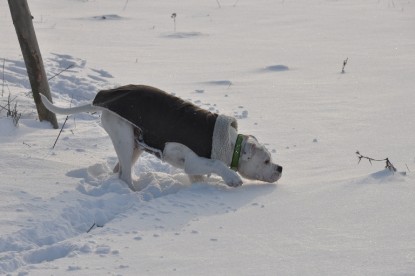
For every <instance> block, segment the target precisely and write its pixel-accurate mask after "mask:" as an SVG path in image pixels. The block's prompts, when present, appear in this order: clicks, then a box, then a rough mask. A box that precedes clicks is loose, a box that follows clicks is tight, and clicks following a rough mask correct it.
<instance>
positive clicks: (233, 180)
mask: <svg viewBox="0 0 415 276" xmlns="http://www.w3.org/2000/svg"><path fill="white" fill-rule="evenodd" d="M163 155H164V160H165V161H166V162H168V163H170V164H171V165H173V166H175V167H179V168H183V169H184V171H185V173H187V174H188V175H190V176H199V175H206V174H212V173H214V174H217V175H219V176H220V177H222V179H223V180H224V181H225V183H226V184H227V185H229V186H232V187H237V186H240V185H242V179H241V178H240V176H239V175H238V174H237V173H236V172H234V171H232V170H231V169H229V168H228V167H227V166H226V165H225V164H224V163H223V162H221V161H219V160H214V159H208V158H204V157H200V156H198V155H197V154H196V153H194V152H193V151H192V150H191V149H189V148H188V147H186V146H185V145H182V144H179V143H167V144H166V146H165V148H164V152H163Z"/></svg>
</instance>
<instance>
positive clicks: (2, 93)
mask: <svg viewBox="0 0 415 276" xmlns="http://www.w3.org/2000/svg"><path fill="white" fill-rule="evenodd" d="M5 63H6V59H5V58H3V85H2V87H1V96H2V97H3V96H4V65H5Z"/></svg>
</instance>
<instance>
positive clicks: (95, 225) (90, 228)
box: [86, 222, 104, 233]
mask: <svg viewBox="0 0 415 276" xmlns="http://www.w3.org/2000/svg"><path fill="white" fill-rule="evenodd" d="M94 227H104V226H103V225H98V224H96V223H95V222H94V224H92V226H91V227H89V229H88V230H87V231H86V232H87V233H89V232H91V230H92V229H94Z"/></svg>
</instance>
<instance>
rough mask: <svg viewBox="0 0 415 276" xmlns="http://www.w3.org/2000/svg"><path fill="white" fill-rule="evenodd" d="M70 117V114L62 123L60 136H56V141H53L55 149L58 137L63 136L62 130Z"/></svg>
mask: <svg viewBox="0 0 415 276" xmlns="http://www.w3.org/2000/svg"><path fill="white" fill-rule="evenodd" d="M68 118H69V115H68V116H66V118H65V121H64V122H63V124H62V127H61V130H60V131H59V134H58V137H56V140H55V143H53V147H52V149H54V148H55V146H56V143H57V142H58V139H59V137H60V136H61V133H62V131H63V128H64V127H65V124H66V121H68Z"/></svg>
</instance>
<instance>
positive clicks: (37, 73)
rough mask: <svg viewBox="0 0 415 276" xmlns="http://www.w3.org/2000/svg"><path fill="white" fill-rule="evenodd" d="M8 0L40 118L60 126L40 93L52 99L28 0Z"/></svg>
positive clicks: (55, 126) (54, 125) (56, 126)
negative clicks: (43, 102) (44, 104)
mask: <svg viewBox="0 0 415 276" xmlns="http://www.w3.org/2000/svg"><path fill="white" fill-rule="evenodd" d="M8 2H9V8H10V12H11V15H12V19H13V24H14V27H15V29H16V33H17V38H18V39H19V44H20V48H21V49H22V54H23V59H24V61H25V64H26V70H27V74H28V75H29V80H30V86H31V87H32V93H33V99H34V100H35V104H36V108H37V113H38V115H39V120H41V121H43V120H46V121H49V122H50V123H51V124H52V126H53V127H54V128H58V122H57V120H56V116H55V114H54V113H52V112H50V111H49V110H47V109H46V108H45V107H44V106H43V104H42V101H41V99H40V95H39V93H42V94H43V95H45V96H46V97H47V98H48V99H49V100H51V99H52V98H51V95H50V88H49V84H48V79H47V77H46V71H45V68H44V66H43V60H42V55H41V54H40V50H39V45H38V43H37V39H36V33H35V29H34V27H33V23H32V19H33V17H32V15H31V13H30V10H29V6H28V4H27V1H26V0H8Z"/></svg>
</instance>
